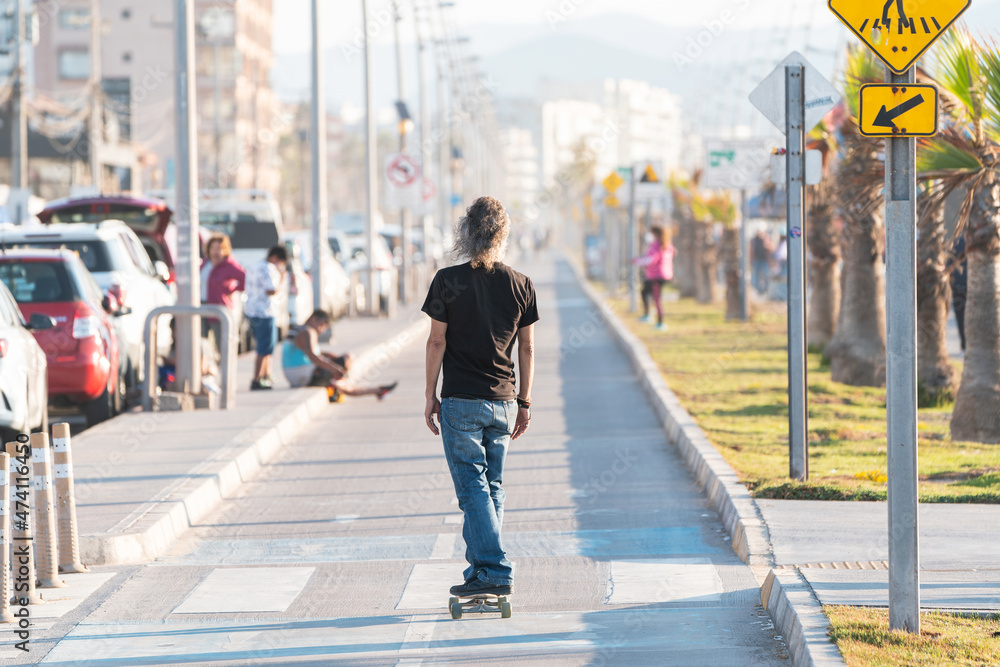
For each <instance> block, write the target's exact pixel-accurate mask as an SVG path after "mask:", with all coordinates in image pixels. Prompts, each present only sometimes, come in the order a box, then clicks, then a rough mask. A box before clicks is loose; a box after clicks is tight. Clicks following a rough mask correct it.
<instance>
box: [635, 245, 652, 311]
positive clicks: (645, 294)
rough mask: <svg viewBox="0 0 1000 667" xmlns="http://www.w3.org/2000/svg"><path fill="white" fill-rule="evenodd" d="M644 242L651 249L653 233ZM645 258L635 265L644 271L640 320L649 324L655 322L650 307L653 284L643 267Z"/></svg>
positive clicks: (638, 259) (637, 260)
mask: <svg viewBox="0 0 1000 667" xmlns="http://www.w3.org/2000/svg"><path fill="white" fill-rule="evenodd" d="M642 240H643V242H644V243H645V244H646V248H651V247H652V245H653V242H654V241H655V240H656V237H655V236H653V232H652V231H648V232H646V235H645V236H643V237H642ZM644 257H645V256H643V257H640V258H636V259H635V263H636V264H639V265H640V266H641V268H640V270H641V271H642V292H641V293H640V294H641V297H642V317H640V318H639V321H640V322H643V323H646V324H649V323H650V322H652V321H653V317H652V315H650V314H649V306H650V303H651V302H652V300H653V282H652V281H651V280H650V279H649V275H648V272H647V271H646V266H642V264H643V259H644Z"/></svg>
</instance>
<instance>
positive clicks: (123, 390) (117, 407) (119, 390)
mask: <svg viewBox="0 0 1000 667" xmlns="http://www.w3.org/2000/svg"><path fill="white" fill-rule="evenodd" d="M127 375H128V371H127V370H125V369H123V368H122V367H121V366H120V365H119V367H118V379H117V380H116V381H115V393H114V406H113V407H114V411H115V414H116V415H120V414H121V413H123V412H125V409H126V408H127V407H128V380H127Z"/></svg>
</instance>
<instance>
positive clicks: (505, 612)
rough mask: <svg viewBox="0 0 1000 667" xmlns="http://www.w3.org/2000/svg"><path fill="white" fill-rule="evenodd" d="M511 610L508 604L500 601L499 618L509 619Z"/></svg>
mask: <svg viewBox="0 0 1000 667" xmlns="http://www.w3.org/2000/svg"><path fill="white" fill-rule="evenodd" d="M511 613H513V610H512V609H511V608H510V603H509V602H507V601H502V602H501V603H500V618H510V615H511Z"/></svg>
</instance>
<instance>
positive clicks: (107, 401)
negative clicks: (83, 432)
mask: <svg viewBox="0 0 1000 667" xmlns="http://www.w3.org/2000/svg"><path fill="white" fill-rule="evenodd" d="M114 402H115V397H114V394H113V393H112V391H111V388H110V387H105V388H104V391H103V392H101V395H100V396H98V397H97V398H95V399H94V400H92V401H88V402H87V403H86V404H85V405H84V406H83V413H84V415H85V416H86V417H87V426H88V427H89V426H94V425H95V424H100V423H101V422H103V421H107V420H109V419H111V418H112V417H114V411H115V406H114Z"/></svg>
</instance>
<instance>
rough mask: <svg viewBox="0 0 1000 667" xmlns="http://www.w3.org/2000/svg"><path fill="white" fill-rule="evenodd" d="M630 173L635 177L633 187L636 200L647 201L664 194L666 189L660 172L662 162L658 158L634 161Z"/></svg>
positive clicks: (661, 170)
mask: <svg viewBox="0 0 1000 667" xmlns="http://www.w3.org/2000/svg"><path fill="white" fill-rule="evenodd" d="M632 173H633V174H634V175H635V178H637V180H636V182H635V183H634V185H633V187H634V188H635V197H636V199H637V200H638V201H643V202H647V201H650V200H652V199H655V198H657V197H660V196H665V195H666V189H665V188H664V185H663V180H662V179H661V178H660V174H662V173H663V162H661V161H660V160H644V161H641V162H636V163H635V166H634V167H633V169H632Z"/></svg>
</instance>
